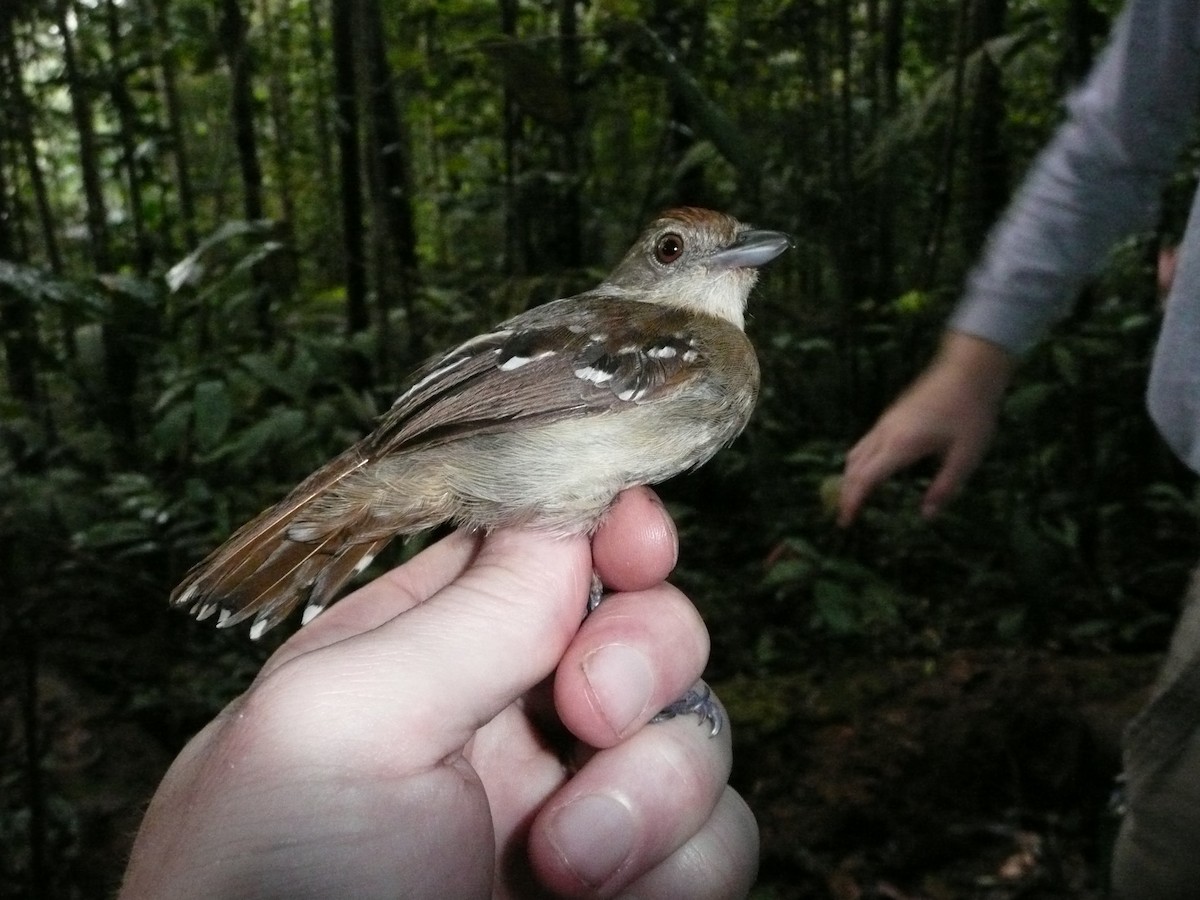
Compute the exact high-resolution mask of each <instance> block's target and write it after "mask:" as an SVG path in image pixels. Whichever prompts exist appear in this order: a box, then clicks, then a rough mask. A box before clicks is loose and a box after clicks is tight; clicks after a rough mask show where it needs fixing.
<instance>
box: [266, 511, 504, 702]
mask: <svg viewBox="0 0 1200 900" xmlns="http://www.w3.org/2000/svg"><path fill="white" fill-rule="evenodd" d="M480 540H481V535H479V534H478V533H475V532H470V531H467V530H465V529H463V530H459V531H456V532H454V533H453V534H450V535H448V536H446V537H445V538H443V539H442V540H440V541H438V542H437V543H435V544H432V545H430V546H429V547H426V548H425V549H424V550H422V551H421V552H420V553H418V554H417V555H416V556H414V557H413V558H412V559H410V560H409V561H408V562H406V563H405V564H404V565H402V566H397V567H396V568H394V569H392V570H391V571H389V572H385V573H384V574H383V575H380V576H379V577H378V578H376V579H375V580H374V581H371V582H369V583H368V584H365V585H363V586H362V587H361V588H359V589H358V590H356V591H354V592H353V593H350V594H347V595H346V596H345V597H343V598H342V599H341V600H339V601H338V602H337V603H335V604H334V605H333V606H331V607H330V608H329V609H327V610H325V611H324V612H323V613H321V615H319V616H317V618H315V619H313V620H312V622H310V623H309V624H307V625H305V626H304V627H303V628H301V629H300V630H299V631H297V632H296V633H295V634H294V635H292V637H291V638H289V639H288V640H287V641H286V642H285V643H284V644H283V645H282V646H281V647H280V648H279V649H278V650H277V651H276V652H275V654H274V655H273V656H272V657H271V658H270V659H269V660H267V662H266V665H264V666H263V668H262V671H261V672H260V673H259V677H260V678H261V677H263V676H264V675H268V674H270V673H271V672H273V671H274V670H275V669H277V668H279V667H280V666H281V665H283V664H284V663H286V662H288V661H289V660H292V659H294V658H295V657H297V656H301V655H303V654H305V653H311V652H313V651H314V650H319V649H321V648H322V647H328V646H329V645H330V644H335V643H337V642H338V641H342V640H345V639H346V638H348V637H353V636H354V635H357V634H362V633H363V632H365V631H370V630H371V629H372V628H378V627H379V626H380V625H382V624H383V623H384V622H386V621H388V620H389V619H393V618H395V617H396V616H398V615H400V614H401V613H402V612H404V611H406V610H408V609H411V608H412V607H414V606H416V605H417V604H418V603H420V602H421V601H422V600H424V599H425V598H426V597H430V596H432V595H433V594H435V593H437V592H438V591H440V590H441V589H442V588H444V587H445V586H446V585H448V584H449V583H450V582H452V581H453V580H454V579H455V578H457V577H458V576H459V575H461V574H462V572H463V570H465V569H466V567H467V566H468V565H469V564H470V562H471V560H472V559H473V558H474V556H475V554H476V553H477V552H478V551H479V544H480Z"/></svg>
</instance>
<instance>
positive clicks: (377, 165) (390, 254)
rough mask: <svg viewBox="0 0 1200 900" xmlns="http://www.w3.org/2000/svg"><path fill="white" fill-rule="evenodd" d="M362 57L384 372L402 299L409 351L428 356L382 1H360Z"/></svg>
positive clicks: (403, 132) (407, 147) (406, 154)
mask: <svg viewBox="0 0 1200 900" xmlns="http://www.w3.org/2000/svg"><path fill="white" fill-rule="evenodd" d="M360 2H361V4H362V6H361V10H362V18H361V23H360V24H361V30H360V32H359V33H360V34H361V36H362V41H363V51H364V52H363V53H362V57H363V58H364V59H365V61H366V67H365V68H366V71H365V73H364V74H365V76H366V80H367V84H366V87H367V91H366V96H367V100H368V106H367V108H368V111H369V115H370V122H371V127H370V131H369V133H370V136H371V147H370V153H369V158H370V165H371V169H372V171H373V174H374V177H373V179H372V184H373V185H374V186H375V191H374V192H373V194H374V196H373V201H374V208H375V210H376V214H375V216H374V217H373V225H374V230H375V233H376V235H377V237H378V244H377V246H379V247H380V249H382V251H383V254H382V260H381V262H382V263H383V265H381V266H380V267H379V269H380V274H381V276H382V277H381V279H380V283H379V284H378V285H377V290H376V292H375V294H376V303H377V305H378V308H377V310H376V317H375V320H376V324H377V328H378V338H379V341H378V351H379V352H378V364H379V366H380V373H381V374H385V372H386V368H387V367H388V366H389V365H390V363H391V361H392V360H394V359H395V356H396V355H395V348H393V347H390V346H389V345H390V343H391V341H390V331H391V328H390V306H391V298H392V297H393V295H394V296H395V297H396V298H398V299H399V301H400V304H401V306H402V307H403V309H404V313H405V317H406V319H407V322H408V351H409V355H410V357H411V359H412V360H414V361H415V360H419V359H421V358H422V357H424V356H425V340H424V339H425V323H424V321H423V320H422V317H421V312H420V309H419V307H418V305H417V290H416V287H417V236H416V228H415V226H414V224H413V209H412V196H413V184H412V161H411V155H412V151H411V146H412V142H411V139H410V137H409V133H408V129H407V127H405V122H404V120H403V118H402V116H401V115H400V111H399V109H398V108H397V106H396V98H395V95H394V94H393V93H392V70H391V66H390V65H389V63H388V59H387V47H386V45H385V41H384V26H383V16H382V14H381V13H380V8H379V2H378V0H360Z"/></svg>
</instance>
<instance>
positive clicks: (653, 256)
mask: <svg viewBox="0 0 1200 900" xmlns="http://www.w3.org/2000/svg"><path fill="white" fill-rule="evenodd" d="M791 245H792V239H791V238H790V237H789V236H788V235H787V234H786V233H784V232H780V231H768V230H760V229H755V228H751V227H750V226H748V225H745V224H743V223H741V222H739V221H738V220H737V219H735V218H734V217H732V216H730V215H727V214H725V213H721V212H716V211H713V210H708V209H700V208H695V207H681V208H676V209H671V210H668V211H666V212H664V213H662V214H661V215H659V216H658V217H657V218H655V219H654V221H653V222H651V223H650V224H649V226H648V227H647V228H646V229H645V230H644V231H643V232H642V233H641V235H640V236H639V237H638V239H637V240H636V242H635V243H634V245H633V246H632V248H631V249H630V250H629V252H628V253H627V254H626V255H625V256H624V258H623V259H622V260H621V261H620V263H618V265H617V266H616V267H615V268H614V269H613V270H612V272H611V273H610V274H609V275H608V276H607V277H606V278H605V279H604V280H603V281H602V282H601V283H600V284H599V285H597V286H596V287H594V288H592V289H590V290H587V291H584V292H583V293H580V294H576V295H574V296H570V297H565V298H561V299H558V300H552V301H550V302H548V303H545V304H543V305H541V306H537V307H534V308H532V309H529V310H527V311H525V312H523V313H521V314H520V315H517V316H515V317H513V318H510V319H508V320H507V321H504V322H501V323H500V324H499V325H497V326H496V327H495V328H494V329H492V330H491V331H488V332H485V333H483V334H480V335H477V336H475V337H472V338H470V339H469V340H467V341H464V342H463V343H461V344H459V345H458V346H456V347H453V348H452V349H450V350H448V351H447V352H445V353H442V354H439V355H436V356H434V357H432V358H431V359H429V360H428V361H427V362H426V363H425V364H424V365H423V366H422V367H420V368H419V369H418V370H417V371H416V372H415V373H414V374H413V375H412V376H411V377H410V378H409V379H408V380H407V382H406V383H405V384H404V386H403V387H402V388H401V392H400V395H399V397H398V398H397V399H396V401H395V403H394V404H393V405H392V407H391V408H390V409H389V410H388V411H387V412H385V413H384V414H383V415H382V416H381V417H380V419H379V421H378V426H377V427H376V428H375V430H374V431H372V432H371V433H370V434H368V435H367V436H366V437H364V438H362V439H361V440H360V441H358V442H357V443H355V444H354V445H353V446H351V447H350V448H348V449H347V450H345V451H344V452H343V453H341V454H340V455H338V456H336V457H335V458H334V459H332V460H330V461H329V462H328V463H326V464H325V465H324V466H322V467H321V468H319V469H318V470H317V471H316V472H314V473H313V474H311V475H310V476H308V477H307V478H305V479H304V480H303V481H302V482H301V483H300V484H299V485H297V486H296V487H295V489H293V490H292V491H291V492H290V493H289V494H288V495H287V496H286V497H284V499H282V500H281V501H279V502H278V503H276V504H275V505H274V506H271V507H270V508H268V509H266V510H264V511H263V512H262V513H260V514H259V515H258V516H256V517H255V518H254V519H252V520H251V521H249V522H248V523H246V524H245V525H243V526H242V527H241V528H239V529H238V530H237V531H236V532H235V533H234V534H233V535H232V537H230V538H229V539H228V540H227V541H226V542H225V543H224V544H223V545H221V546H219V547H218V548H217V549H216V550H214V551H213V552H212V553H210V554H209V555H208V556H207V557H206V558H205V559H203V560H202V561H201V562H199V563H198V564H197V565H195V566H194V567H192V569H191V570H190V571H189V572H188V573H187V574H186V575H185V577H184V578H183V580H182V581H181V582H180V584H179V585H178V587H176V588H175V590H174V591H173V592H172V593H171V599H170V603H171V605H172V606H173V607H179V608H187V610H188V611H189V612H190V613H191V614H192V615H194V616H195V617H196V618H197V619H200V620H204V619H208V618H210V617H211V616H213V615H216V616H217V626H218V627H220V628H229V627H232V626H234V625H237V624H239V623H242V622H245V621H247V620H251V624H250V636H251V638H253V639H258V638H259V637H261V636H262V635H263V634H264V633H265V632H266V631H267V630H268V629H270V628H272V627H274V626H275V625H277V624H279V623H280V622H282V621H283V620H284V619H285V618H287V617H288V615H289V614H290V613H292V612H293V611H294V610H295V609H296V608H297V607H299V606H300V605H301V604H303V606H304V612H303V614H302V616H301V624H307V623H308V622H310V621H312V619H313V618H314V617H315V616H317V615H318V614H319V613H320V612H321V611H322V610H324V609H325V608H326V607H328V606H329V604H330V603H331V602H332V601H333V600H334V599H335V598H336V596H337V594H338V591H339V589H341V588H342V587H343V586H344V585H345V584H346V582H347V581H349V580H350V579H351V578H353V577H354V576H355V575H358V574H360V573H361V572H362V571H363V570H365V569H366V568H367V566H368V565H370V563H371V562H372V560H373V559H374V558H375V555H376V554H377V553H378V552H379V551H380V550H381V549H382V548H383V547H384V546H385V545H386V544H388V543H389V542H390V541H391V540H392V539H393V538H395V537H396V536H399V535H410V534H414V533H418V532H421V531H424V530H426V529H430V528H433V527H435V526H438V525H442V524H445V523H449V524H451V525H453V526H457V527H466V528H471V529H481V530H485V531H490V530H493V529H497V528H503V527H509V526H527V527H534V528H540V529H543V530H546V531H549V532H552V533H556V534H562V535H567V534H580V533H591V532H592V531H594V529H595V528H596V527H597V526H598V525H599V523H600V522H601V521H602V520H603V518H604V515H605V512H606V511H607V509H608V508H609V506H610V505H611V504H612V502H613V500H614V499H615V498H616V496H617V494H618V493H620V492H621V491H622V490H624V489H625V488H628V487H632V486H634V485H641V484H656V483H658V482H661V481H664V480H666V479H667V478H670V477H671V476H673V475H676V474H678V473H680V472H683V471H686V470H688V469H692V468H695V467H697V466H699V465H701V464H702V463H704V462H706V461H707V460H708V459H710V458H711V457H712V456H713V455H714V454H715V453H716V452H717V451H718V450H719V449H720V448H721V447H723V446H725V445H727V444H729V443H730V442H732V441H733V439H734V438H736V437H737V436H738V434H740V433H741V431H742V430H743V428H744V427H745V425H746V423H747V421H748V420H749V418H750V414H751V411H752V410H753V408H754V404H755V402H756V400H757V396H758V389H759V365H758V360H757V358H756V356H755V352H754V348H753V346H752V345H751V343H750V341H749V339H748V338H747V337H746V334H745V331H744V325H745V310H746V304H747V299H748V297H749V295H750V292H751V289H752V288H753V287H754V285H755V283H756V281H757V278H758V269H759V267H761V266H762V265H764V264H766V263H768V262H770V261H771V260H773V259H775V258H776V257H777V256H779V255H780V254H781V253H783V252H784V251H785V250H786V249H787V248H788V247H790V246H791ZM593 602H594V601H593Z"/></svg>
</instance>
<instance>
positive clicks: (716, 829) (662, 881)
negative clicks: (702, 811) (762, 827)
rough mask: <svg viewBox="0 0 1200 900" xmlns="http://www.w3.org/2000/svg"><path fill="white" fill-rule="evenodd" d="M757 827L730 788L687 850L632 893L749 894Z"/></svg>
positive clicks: (667, 896) (667, 897)
mask: <svg viewBox="0 0 1200 900" xmlns="http://www.w3.org/2000/svg"><path fill="white" fill-rule="evenodd" d="M758 847H759V841H758V823H757V822H756V821H755V820H754V813H752V812H751V811H750V807H749V806H747V805H746V801H745V800H743V799H742V798H741V796H740V795H739V794H738V792H737V791H735V790H734V789H733V788H731V787H728V786H726V788H725V791H724V793H723V794H722V795H721V799H720V801H719V802H718V803H717V808H716V809H714V810H713V814H712V816H711V817H709V820H708V821H707V822H705V823H704V826H703V827H702V828H701V829H700V830H699V831H698V832H697V833H696V834H695V835H693V836H692V838H691V840H689V841H688V842H687V843H686V844H684V845H683V846H682V847H680V848H679V849H678V850H676V851H675V852H674V853H672V854H671V855H670V856H668V857H667V858H666V859H665V860H663V861H662V862H661V863H659V864H658V865H657V866H656V867H654V868H653V869H651V870H650V871H649V872H647V873H646V874H645V875H643V876H642V877H641V878H639V879H637V880H636V881H634V882H633V883H632V884H631V885H629V888H628V893H630V894H632V895H634V896H636V897H640V898H644V900H658V898H661V900H675V898H676V897H687V898H689V900H729V898H735V897H737V898H741V897H745V896H746V895H747V894H749V893H750V888H751V887H752V886H753V884H754V879H755V876H756V875H757V874H758Z"/></svg>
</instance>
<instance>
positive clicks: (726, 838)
mask: <svg viewBox="0 0 1200 900" xmlns="http://www.w3.org/2000/svg"><path fill="white" fill-rule="evenodd" d="M590 550H591V552H589V544H588V541H587V539H586V538H583V537H577V538H566V539H556V538H552V537H549V536H547V535H544V534H540V533H537V532H533V531H523V530H515V529H512V530H504V531H498V532H496V533H494V534H492V535H490V536H487V537H484V538H479V537H476V536H472V535H468V534H464V533H461V532H460V533H456V534H454V535H451V536H450V537H448V538H446V539H444V540H442V541H440V542H439V543H437V544H434V545H433V546H431V547H429V548H428V549H426V550H425V551H424V552H422V553H420V554H419V555H418V556H416V557H415V558H413V559H412V560H411V561H410V562H408V563H407V564H405V565H403V566H401V567H399V568H398V569H395V570H393V571H392V572H389V573H388V574H386V575H384V576H382V577H380V578H379V579H377V580H375V581H374V582H372V583H371V584H369V585H367V586H366V587H364V588H362V589H361V590H359V591H357V592H355V593H354V594H352V595H350V596H349V597H347V598H346V599H344V600H342V601H341V602H340V603H338V604H337V605H335V606H333V607H332V608H330V609H329V610H328V611H326V612H325V613H323V614H322V615H321V616H319V617H318V618H317V619H316V620H314V621H313V622H312V623H311V624H309V625H307V626H305V627H304V628H303V629H302V630H300V631H299V632H297V633H296V634H295V635H294V636H293V637H292V638H291V639H290V640H289V641H288V642H287V643H285V644H284V645H283V646H282V647H280V649H279V650H278V651H277V652H276V653H275V654H274V655H273V656H272V657H271V659H270V660H268V661H267V663H266V665H265V666H264V667H263V669H262V671H261V672H260V673H259V676H258V677H257V679H256V680H255V682H254V683H253V684H252V685H251V687H250V689H249V690H248V691H247V692H246V693H245V694H244V695H243V696H242V697H240V698H239V699H237V700H235V701H234V702H233V703H231V704H230V705H229V707H227V708H226V709H225V710H224V711H223V712H222V713H221V714H220V715H219V716H218V717H217V718H216V719H215V720H213V721H212V722H211V723H209V725H208V726H206V727H205V729H204V730H203V731H201V732H200V733H199V734H198V735H197V736H196V737H195V738H193V739H192V741H191V742H190V743H189V744H188V745H187V747H185V748H184V750H183V751H182V753H181V754H180V755H179V757H178V758H177V759H176V760H175V763H174V764H173V765H172V767H171V769H170V771H169V772H168V773H167V775H166V777H165V778H164V780H163V782H162V784H161V785H160V787H159V789H158V792H157V794H156V795H155V797H154V799H153V800H152V801H151V804H150V807H149V810H148V811H147V814H146V817H145V820H144V821H143V823H142V826H141V830H140V832H139V834H138V837H137V841H136V843H135V845H134V850H133V854H132V858H131V861H130V864H129V868H128V870H127V872H126V879H125V884H124V887H123V889H122V892H121V894H120V896H121V898H122V900H135V898H137V900H140V898H158V897H171V898H190V897H197V898H199V897H203V898H208V900H213V898H224V897H237V898H266V897H287V898H306V897H312V898H333V897H354V898H370V897H384V896H386V897H395V896H404V897H412V898H418V897H431V898H433V897H436V898H458V897H526V896H530V895H531V894H537V895H539V896H540V895H542V893H541V892H545V891H550V892H552V893H553V894H555V895H566V896H585V895H586V896H611V895H613V894H614V893H615V892H617V891H620V890H629V891H632V892H635V893H637V894H638V895H639V896H641V897H663V898H676V897H694V898H703V897H714V898H715V897H737V896H744V895H745V893H746V892H747V891H748V890H749V887H750V884H751V882H752V881H753V878H754V873H755V869H756V864H757V849H758V832H757V826H756V825H755V823H754V818H753V815H752V814H751V813H750V811H749V809H748V808H747V807H746V805H745V803H744V802H743V801H742V800H741V798H740V797H738V795H737V794H736V793H735V792H734V791H733V790H732V789H731V788H729V787H728V786H727V784H726V780H727V778H728V774H729V769H730V764H731V748H730V743H729V736H728V729H726V730H725V731H723V732H722V733H721V734H720V735H718V736H717V737H716V738H713V739H710V738H709V737H708V734H709V729H708V728H707V727H702V726H701V725H700V723H699V722H698V721H697V720H696V719H694V718H691V717H688V718H677V719H674V720H671V721H669V722H666V723H662V724H656V725H653V726H652V727H649V728H645V727H643V726H644V725H645V724H646V723H647V721H648V720H649V719H650V718H651V717H653V716H654V715H655V713H656V712H657V711H658V710H659V709H661V708H662V707H663V706H665V705H667V704H668V703H669V702H670V701H671V700H673V699H674V698H676V697H677V696H679V695H681V694H682V693H683V692H684V691H685V690H686V689H687V688H688V687H690V686H691V685H692V684H693V682H694V681H695V680H696V679H697V678H698V677H699V674H700V671H701V669H702V668H703V666H704V663H705V659H706V656H707V652H708V640H707V634H706V632H705V630H704V627H703V623H702V622H701V621H700V619H699V616H698V614H697V613H696V611H695V609H694V607H693V606H692V605H691V603H690V602H689V601H688V600H687V599H686V598H685V597H684V596H683V595H682V594H681V593H679V592H678V591H677V590H675V589H674V588H672V587H670V586H669V585H667V584H665V583H663V579H664V578H665V577H666V575H667V574H668V572H669V571H670V570H671V568H672V567H673V566H674V563H675V555H676V538H675V531H674V527H673V525H672V524H671V522H670V519H669V518H668V517H667V515H666V513H665V511H664V510H663V509H662V506H661V504H660V503H658V501H657V498H655V497H654V495H653V494H652V492H650V491H649V490H648V489H644V488H643V489H636V490H632V491H628V492H626V493H625V494H623V495H622V496H621V498H620V499H619V500H618V502H617V504H616V505H615V507H614V508H613V510H612V512H611V514H610V515H609V517H608V518H607V520H606V521H605V523H604V524H603V526H602V527H601V528H600V529H599V531H598V532H597V533H596V535H595V537H594V538H593V541H592V543H591V548H590ZM593 565H594V566H595V569H596V571H597V572H598V573H599V574H600V576H601V578H602V579H603V580H604V582H605V583H606V585H608V586H609V587H610V588H612V589H613V590H614V591H615V593H613V594H612V595H610V596H608V597H607V598H606V599H605V602H604V603H603V604H601V606H600V607H599V608H598V609H597V610H596V611H595V612H594V613H593V614H592V615H591V616H589V617H588V618H587V619H586V620H585V621H584V622H583V624H582V625H580V617H581V615H582V612H583V609H584V603H585V600H586V597H587V594H588V587H589V583H590V575H591V571H592V568H593ZM552 673H553V674H554V678H553V681H552V682H551V679H549V678H548V676H550V675H551V674H552ZM593 748H599V749H593Z"/></svg>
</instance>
